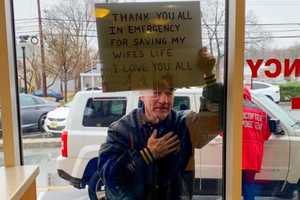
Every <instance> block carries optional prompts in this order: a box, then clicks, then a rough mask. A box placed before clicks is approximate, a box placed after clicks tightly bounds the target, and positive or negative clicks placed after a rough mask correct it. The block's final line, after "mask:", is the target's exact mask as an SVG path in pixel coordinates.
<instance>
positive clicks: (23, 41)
mask: <svg viewBox="0 0 300 200" xmlns="http://www.w3.org/2000/svg"><path fill="white" fill-rule="evenodd" d="M19 38H20V44H21V48H22V53H23V73H24V92H25V93H26V94H27V92H28V90H27V77H26V53H25V50H26V49H25V47H26V42H27V40H28V39H29V35H20V36H19Z"/></svg>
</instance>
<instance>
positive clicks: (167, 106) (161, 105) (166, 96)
mask: <svg viewBox="0 0 300 200" xmlns="http://www.w3.org/2000/svg"><path fill="white" fill-rule="evenodd" d="M141 100H142V101H143V102H144V106H145V114H146V117H147V118H148V120H150V121H152V122H154V123H158V122H159V121H162V120H164V119H166V118H167V116H168V115H169V113H170V112H171V109H172V107H173V91H172V90H170V89H162V90H147V91H144V92H143V96H142V97H141Z"/></svg>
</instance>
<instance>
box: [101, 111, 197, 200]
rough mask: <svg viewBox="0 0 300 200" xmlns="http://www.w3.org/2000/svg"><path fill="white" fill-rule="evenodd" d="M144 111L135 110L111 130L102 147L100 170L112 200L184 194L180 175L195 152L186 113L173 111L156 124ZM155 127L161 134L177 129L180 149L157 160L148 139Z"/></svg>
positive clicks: (170, 196)
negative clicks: (147, 119) (145, 115)
mask: <svg viewBox="0 0 300 200" xmlns="http://www.w3.org/2000/svg"><path fill="white" fill-rule="evenodd" d="M143 112H144V111H143V110H142V109H135V110H133V111H132V112H131V113H129V114H128V115H126V116H124V117H123V118H121V119H120V120H118V121H116V122H114V123H112V124H111V125H110V127H109V129H108V135H107V140H106V143H104V144H103V145H102V146H101V149H100V154H99V163H98V172H99V174H100V176H101V178H102V181H103V183H104V184H105V189H106V197H107V198H108V199H113V200H116V199H128V200H133V199H136V200H144V199H145V200H146V199H147V200H148V199H149V200H150V199H155V200H158V199H164V200H169V199H170V200H171V199H172V200H176V199H179V195H180V183H181V181H180V177H181V172H182V171H183V170H184V168H185V166H186V165H187V162H188V160H189V158H190V156H191V155H192V146H191V141H190V138H189V134H188V129H187V127H186V123H185V114H184V113H183V112H175V111H171V113H170V114H169V116H168V117H167V119H166V120H164V121H162V122H160V123H159V124H156V125H151V124H149V123H146V122H145V121H144V120H143V119H144V113H143ZM154 129H157V130H158V137H161V136H163V135H165V134H166V133H168V132H170V131H173V132H174V133H175V134H177V135H178V137H179V139H180V151H178V152H176V153H171V154H169V155H168V156H166V157H165V158H162V159H159V160H153V158H152V156H151V155H149V154H151V153H150V152H149V151H148V149H147V148H146V146H147V140H148V138H149V137H150V135H151V133H152V131H153V130H154Z"/></svg>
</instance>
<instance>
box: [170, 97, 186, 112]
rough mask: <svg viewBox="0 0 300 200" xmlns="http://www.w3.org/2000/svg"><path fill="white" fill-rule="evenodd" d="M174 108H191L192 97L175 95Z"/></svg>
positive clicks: (178, 109) (177, 109)
mask: <svg viewBox="0 0 300 200" xmlns="http://www.w3.org/2000/svg"><path fill="white" fill-rule="evenodd" d="M173 108H174V110H176V111H180V110H189V109H190V98H189V97H184V96H175V97H174V105H173Z"/></svg>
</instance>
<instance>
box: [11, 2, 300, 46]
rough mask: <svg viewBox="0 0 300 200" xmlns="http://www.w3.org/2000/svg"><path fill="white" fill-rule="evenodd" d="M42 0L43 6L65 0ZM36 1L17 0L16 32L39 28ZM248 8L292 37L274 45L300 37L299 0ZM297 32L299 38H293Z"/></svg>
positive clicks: (271, 29)
mask: <svg viewBox="0 0 300 200" xmlns="http://www.w3.org/2000/svg"><path fill="white" fill-rule="evenodd" d="M40 1H41V7H42V10H43V9H45V8H49V6H51V5H52V4H54V3H57V2H59V1H63V0H40ZM143 1H145V0H143ZM201 1H205V2H206V3H209V1H210V0H200V2H201ZM36 2H37V0H14V10H15V19H16V31H17V35H20V34H26V33H28V32H30V31H38V26H37V20H36V18H37V4H36ZM246 10H247V12H248V11H251V12H253V13H254V14H255V16H256V17H257V19H258V23H259V24H276V25H264V26H263V28H264V30H266V31H269V32H270V33H271V34H272V36H273V37H283V36H288V37H290V38H281V39H280V38H274V39H273V40H272V43H270V45H271V47H276V48H286V47H288V46H291V45H294V44H295V43H297V42H298V41H300V12H299V10H300V1H299V0H246ZM31 18H34V19H31ZM26 19H27V20H26ZM35 33H37V32H35ZM295 36H296V38H293V37H295ZM297 36H298V37H297ZM298 43H300V42H298Z"/></svg>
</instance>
